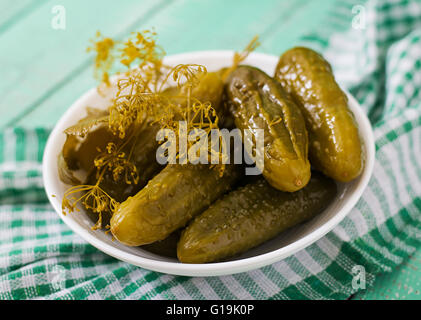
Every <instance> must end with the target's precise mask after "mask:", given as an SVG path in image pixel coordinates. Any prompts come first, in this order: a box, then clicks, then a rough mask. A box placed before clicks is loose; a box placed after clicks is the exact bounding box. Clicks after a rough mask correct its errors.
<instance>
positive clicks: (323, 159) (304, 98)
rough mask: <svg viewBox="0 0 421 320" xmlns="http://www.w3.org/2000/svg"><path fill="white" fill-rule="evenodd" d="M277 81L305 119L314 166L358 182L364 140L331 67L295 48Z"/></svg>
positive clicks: (311, 53) (282, 64)
mask: <svg viewBox="0 0 421 320" xmlns="http://www.w3.org/2000/svg"><path fill="white" fill-rule="evenodd" d="M275 78H276V79H278V80H279V81H280V82H281V84H282V86H283V87H284V88H285V89H286V90H287V91H288V92H289V93H291V95H292V96H293V98H294V99H295V100H296V101H297V104H298V106H299V107H300V108H301V111H302V113H303V115H304V118H305V120H306V125H307V130H308V132H309V142H310V144H309V156H310V162H311V164H312V165H313V166H314V167H315V168H316V169H318V170H320V171H322V172H323V173H325V174H326V175H327V176H329V177H331V178H333V179H335V180H337V181H341V182H348V181H351V180H353V179H354V178H356V177H357V176H358V175H359V174H360V173H361V171H362V168H363V155H362V147H361V141H360V136H359V134H358V128H357V125H356V123H355V119H354V116H353V114H352V112H351V110H350V109H349V108H348V98H347V96H346V94H345V93H344V92H343V91H342V90H341V88H340V87H339V85H338V84H337V83H336V81H335V78H334V75H333V73H332V68H331V66H330V64H329V63H328V62H327V61H326V60H325V59H324V58H323V57H322V56H321V55H320V54H318V53H317V52H315V51H313V50H311V49H308V48H302V47H298V48H293V49H290V50H288V51H287V52H285V53H284V54H283V55H282V56H281V57H280V59H279V63H278V65H277V67H276V71H275Z"/></svg>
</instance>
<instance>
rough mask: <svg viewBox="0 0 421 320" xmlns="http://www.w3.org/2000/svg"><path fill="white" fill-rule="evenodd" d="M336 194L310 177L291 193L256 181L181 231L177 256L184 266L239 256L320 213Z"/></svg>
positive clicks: (333, 188) (331, 185)
mask: <svg viewBox="0 0 421 320" xmlns="http://www.w3.org/2000/svg"><path fill="white" fill-rule="evenodd" d="M336 192H337V189H336V184H335V182H334V181H333V180H331V179H329V178H327V177H325V176H323V175H322V174H320V173H317V172H316V173H313V174H312V177H311V180H310V182H309V183H308V185H307V186H306V187H305V188H303V189H301V190H299V191H297V192H293V193H289V192H281V191H279V190H276V189H274V188H272V187H271V186H270V185H269V184H268V182H267V181H266V180H265V179H263V178H259V179H258V180H257V181H255V182H253V183H250V184H247V185H245V186H244V187H241V188H239V189H237V190H234V191H232V192H230V193H229V194H227V195H226V196H224V197H223V198H221V199H220V200H218V201H216V202H215V203H214V204H212V205H211V206H210V207H209V208H208V209H207V210H206V211H204V212H203V213H202V214H201V215H199V216H197V217H196V218H195V219H194V220H193V221H192V222H191V223H190V224H189V226H188V227H187V228H186V229H184V231H183V232H182V235H181V238H180V241H179V242H178V245H177V256H178V259H179V260H180V261H181V262H184V263H208V262H216V261H220V260H222V259H226V258H229V257H232V256H234V255H237V254H239V253H242V252H245V251H247V250H249V249H251V248H253V247H256V246H258V245H260V244H262V243H263V242H265V241H267V240H269V239H271V238H274V237H275V236H276V235H278V234H279V233H281V232H283V231H284V230H286V229H288V228H291V227H293V226H295V225H297V224H299V223H302V222H304V221H306V220H309V219H311V218H312V217H314V216H315V215H317V214H318V213H320V212H321V211H322V210H323V209H324V208H325V207H326V206H327V205H328V204H329V203H330V202H331V200H332V199H333V198H334V197H335V195H336Z"/></svg>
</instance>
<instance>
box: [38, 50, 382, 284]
mask: <svg viewBox="0 0 421 320" xmlns="http://www.w3.org/2000/svg"><path fill="white" fill-rule="evenodd" d="M233 54H234V51H231V50H215V51H194V52H186V53H180V54H175V55H170V56H168V57H166V58H165V60H164V61H165V62H166V63H167V64H172V61H174V62H178V61H179V60H187V61H188V60H189V59H200V58H203V59H209V58H211V57H213V58H216V57H218V58H221V57H222V58H227V59H228V58H231V57H232V56H233ZM249 58H252V59H254V60H264V61H266V62H268V61H269V62H273V63H274V65H276V62H277V60H278V57H277V56H274V55H269V54H264V53H257V52H253V53H251V54H250V55H249ZM344 91H345V92H346V93H347V95H348V99H349V106H350V108H351V110H352V112H353V113H354V115H355V116H356V118H358V119H359V122H358V127H359V132H360V135H361V133H362V132H364V136H362V135H361V136H362V139H363V142H364V144H365V148H366V150H367V152H366V154H365V164H364V169H363V172H362V173H361V178H360V180H359V182H358V184H357V187H356V190H355V191H354V192H353V193H352V194H351V195H350V196H349V198H348V200H347V202H346V203H345V204H344V206H343V208H342V209H341V210H339V212H337V213H336V214H335V215H334V216H333V217H331V218H330V219H329V220H327V221H326V222H325V223H324V224H323V225H321V226H319V227H318V228H317V229H315V230H313V231H312V232H310V233H309V234H307V235H306V236H304V237H303V238H301V239H299V240H297V241H295V242H293V243H290V244H288V245H286V246H284V247H282V248H279V249H276V250H273V251H271V252H267V253H263V254H259V255H257V256H253V257H248V258H244V259H240V260H234V261H226V262H214V263H205V264H187V263H181V262H167V261H158V260H153V259H149V258H144V257H140V256H137V255H135V254H133V253H128V252H124V251H122V250H120V249H118V248H115V247H113V246H111V245H109V244H107V243H105V242H103V241H102V240H100V239H98V238H96V237H95V236H94V235H93V234H91V233H90V232H89V231H88V230H87V229H85V228H83V227H82V226H80V225H79V224H78V223H77V222H76V221H75V220H73V219H72V217H71V214H67V215H63V214H62V209H61V203H60V202H59V201H58V199H57V198H56V197H54V196H53V194H54V190H53V189H52V183H53V180H54V179H57V173H55V172H52V171H53V170H49V168H52V167H54V166H52V161H57V160H56V159H57V155H56V154H53V150H54V146H55V145H56V144H57V143H58V141H57V139H59V136H60V134H61V133H62V130H63V128H65V124H66V123H67V121H68V118H69V116H70V115H71V114H73V113H74V111H75V110H77V109H80V108H82V105H83V101H85V100H86V99H87V98H88V97H90V96H91V95H92V94H93V93H94V92H96V87H95V88H92V89H90V90H88V91H87V92H86V93H84V94H83V95H82V96H81V97H80V98H79V99H77V100H76V101H75V102H74V103H73V104H72V105H71V106H70V107H69V108H68V109H67V110H66V112H65V113H64V114H63V115H62V116H61V118H60V120H59V121H58V122H57V123H56V125H55V127H54V129H53V130H52V132H51V134H50V136H49V137H48V140H47V143H46V146H45V150H44V155H43V161H42V174H43V182H44V188H45V191H46V193H47V196H48V199H49V201H50V203H51V204H52V206H53V208H54V209H55V211H56V213H57V214H58V215H59V217H60V218H61V219H62V220H63V221H64V223H65V224H66V225H67V226H68V227H69V228H70V229H71V230H72V231H73V232H75V233H76V234H78V235H79V236H81V237H82V238H83V239H84V240H85V241H87V242H88V243H90V244H91V245H93V246H94V247H96V248H97V249H99V250H100V251H102V252H104V253H106V254H108V255H110V256H112V257H114V258H116V259H119V260H122V261H125V262H128V263H130V264H133V265H136V266H139V267H142V268H146V269H149V270H153V271H158V272H162V273H167V274H173V275H182V276H219V275H228V274H235V273H240V272H245V271H249V270H253V269H258V268H261V267H263V266H266V265H269V264H272V263H274V262H277V261H280V260H282V259H285V258H286V257H288V256H290V255H292V254H294V253H296V252H298V251H300V250H302V249H304V248H306V247H307V246H309V245H311V244H313V243H314V242H316V241H317V240H319V239H320V238H322V237H323V236H324V235H326V234H327V233H328V232H329V231H331V230H332V229H333V228H334V227H335V226H337V225H338V224H339V223H340V222H341V221H342V220H343V219H344V218H345V216H346V215H347V214H348V213H349V212H350V211H351V209H352V208H353V207H354V206H355V204H356V203H357V201H358V200H359V198H360V197H361V195H362V194H363V192H364V190H365V188H366V187H367V185H368V182H369V180H370V177H371V175H372V172H373V168H374V162H375V144H374V134H373V129H372V127H371V124H370V121H369V120H368V118H367V116H366V114H365V113H364V111H363V109H362V108H361V106H360V105H359V103H358V102H357V101H356V99H355V98H354V97H353V96H352V95H351V94H350V93H349V92H347V91H346V90H344Z"/></svg>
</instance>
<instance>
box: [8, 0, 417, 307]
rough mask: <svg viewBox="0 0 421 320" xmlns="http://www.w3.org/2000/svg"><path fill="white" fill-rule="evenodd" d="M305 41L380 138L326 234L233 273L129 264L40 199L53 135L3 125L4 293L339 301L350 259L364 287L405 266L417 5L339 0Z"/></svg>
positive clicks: (412, 218)
mask: <svg viewBox="0 0 421 320" xmlns="http://www.w3.org/2000/svg"><path fill="white" fill-rule="evenodd" d="M355 5H358V6H357V7H356V6H355ZM353 8H354V9H355V10H354V13H353ZM361 13H362V15H361ZM302 40H303V43H302V44H303V45H306V46H309V47H312V48H314V49H316V50H318V51H320V52H321V53H322V54H324V55H325V56H326V58H327V59H328V60H329V61H330V62H331V63H332V65H333V68H334V71H335V74H336V77H337V79H338V81H339V82H340V83H341V85H342V86H343V87H346V88H348V89H349V90H350V91H351V92H352V94H353V95H354V96H355V97H356V98H357V99H358V100H359V102H360V103H361V105H362V106H363V108H364V110H365V111H366V112H367V114H368V115H369V117H370V120H371V121H372V124H373V127H374V133H375V138H376V164H375V168H374V174H373V177H372V179H371V181H370V183H369V186H368V188H367V189H366V191H365V192H364V195H363V197H362V198H361V199H360V201H359V202H358V204H357V205H356V207H355V208H354V209H353V210H352V212H351V213H350V214H349V215H348V216H347V217H346V218H345V219H344V220H343V221H342V222H341V223H340V225H338V226H337V227H336V228H335V229H334V230H333V231H332V232H330V233H329V234H327V235H326V236H325V237H324V238H322V239H321V240H319V241H317V242H316V243H315V244H313V245H311V246H310V247H308V248H306V249H305V250H302V251H300V252H299V253H297V254H295V255H294V256H291V257H289V258H287V259H285V260H283V261H280V262H277V263H274V264H272V265H270V266H267V267H264V268H261V269H258V270H254V271H251V272H247V273H241V274H236V275H231V276H223V277H211V278H189V277H181V276H172V275H166V274H160V273H157V272H152V271H148V270H145V269H142V268H138V267H134V266H132V265H129V264H127V263H124V262H120V261H117V260H115V259H114V258H111V257H109V256H107V255H105V254H103V253H102V252H100V251H98V250H97V249H95V248H94V247H92V246H91V245H89V244H87V243H86V242H85V241H83V240H82V239H81V238H80V237H79V236H77V235H76V234H74V233H73V232H72V231H70V230H69V229H68V228H67V227H66V226H65V225H64V224H63V223H62V222H61V220H60V218H59V217H58V215H57V214H56V213H55V212H54V210H53V209H52V207H51V206H50V205H49V204H48V201H47V199H46V196H45V193H44V190H43V185H42V178H41V159H42V153H43V150H44V146H45V142H46V139H47V137H48V134H49V131H48V130H46V129H42V128H40V129H37V130H30V131H28V130H23V129H21V128H10V129H7V130H5V131H3V132H1V133H0V299H35V298H42V299H345V298H348V297H349V296H351V295H352V294H353V293H355V292H356V291H357V290H358V289H359V288H361V286H358V285H357V286H356V285H355V281H353V280H355V279H354V275H355V274H356V273H355V270H360V269H355V266H361V267H363V268H364V269H365V271H366V274H365V275H366V280H367V286H369V285H370V284H372V283H373V281H374V279H375V277H376V275H377V274H379V273H382V272H388V271H391V270H393V269H394V268H395V267H396V266H398V265H399V264H400V263H402V261H403V260H404V259H405V258H407V257H408V256H409V255H410V254H412V253H413V252H414V251H415V250H416V249H417V247H418V246H419V245H420V242H421V164H420V163H421V94H420V89H421V1H415V0H414V1H409V0H407V1H404V0H388V1H380V0H377V1H376V0H372V1H349V0H348V1H343V2H340V3H338V5H337V6H336V7H335V8H334V10H333V11H332V12H330V13H329V16H328V17H327V19H326V22H325V23H324V24H323V26H321V28H320V30H316V31H315V32H314V33H312V34H309V35H306V36H305V37H304V38H303V39H302ZM279 54H280V53H279ZM359 284H361V283H359Z"/></svg>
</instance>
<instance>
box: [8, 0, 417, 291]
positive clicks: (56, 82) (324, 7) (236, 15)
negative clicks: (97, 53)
mask: <svg viewBox="0 0 421 320" xmlns="http://www.w3.org/2000/svg"><path fill="white" fill-rule="evenodd" d="M337 2H338V3H339V5H340V1H339V0H295V1H288V0H259V1H246V0H231V1H227V0H201V1H197V0H153V1H134V0H119V1H107V2H105V1H102V0H89V1H85V0H61V1H50V0H19V1H16V0H0V112H1V116H0V129H1V128H4V127H6V126H22V127H27V128H34V127H48V128H52V127H53V126H54V124H55V123H56V121H57V120H58V119H59V118H60V116H61V115H62V114H63V112H64V111H65V110H66V109H67V108H68V107H69V106H70V105H71V104H72V102H73V101H74V100H76V99H77V98H78V97H79V96H80V95H81V94H82V93H84V92H85V91H87V90H88V89H89V88H91V87H93V86H95V85H96V81H95V80H94V79H93V77H92V68H91V63H92V57H91V56H90V55H88V54H86V52H85V49H86V47H87V46H88V44H89V39H90V38H92V37H93V36H94V35H95V32H96V31H97V30H100V31H101V32H102V33H103V34H105V35H108V36H112V37H124V36H126V35H128V33H129V32H131V31H136V30H142V29H145V28H150V27H154V28H155V30H156V31H157V32H158V34H159V43H160V44H161V45H162V46H163V47H164V48H165V50H166V51H167V53H168V54H173V53H179V52H186V51H195V50H214V49H234V50H240V49H241V48H243V47H244V45H245V44H247V43H248V42H249V41H250V39H251V38H252V37H253V36H254V35H256V34H259V35H260V37H261V42H262V46H261V47H260V48H259V49H258V51H260V52H265V53H270V54H276V55H279V54H280V53H281V52H283V51H284V50H286V49H287V48H289V47H292V46H294V45H295V44H296V43H297V42H298V40H299V38H300V37H301V36H303V35H304V34H306V33H308V32H310V31H312V30H313V29H314V28H315V27H317V26H319V25H322V24H323V22H324V21H325V19H326V18H327V15H326V14H327V12H328V10H329V8H330V7H331V6H333V5H335V4H336V3H337ZM56 5H62V6H63V7H64V8H65V10H66V29H65V30H55V29H53V28H52V27H51V20H52V18H53V16H54V14H53V13H52V12H51V10H52V8H53V6H56ZM344 11H345V12H344V14H345V15H346V14H349V12H348V11H349V8H346V7H344ZM337 23H338V27H340V25H341V23H342V22H341V21H338V22H337ZM420 267H421V251H418V252H417V254H416V255H414V257H412V260H409V261H408V262H407V263H406V264H405V265H404V266H402V269H401V270H396V271H395V272H393V273H392V274H389V275H385V276H380V277H379V279H378V281H377V282H376V283H375V285H374V287H373V288H370V289H369V290H366V291H365V292H361V293H359V294H358V295H357V296H356V297H355V298H357V299H366V298H370V299H376V298H380V299H381V298H383V299H385V298H395V299H402V298H415V299H417V298H418V299H420V298H421V297H420V282H419V281H420V280H419V268H420Z"/></svg>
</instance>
